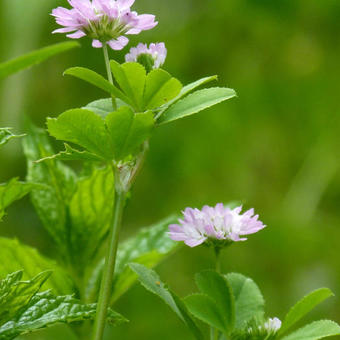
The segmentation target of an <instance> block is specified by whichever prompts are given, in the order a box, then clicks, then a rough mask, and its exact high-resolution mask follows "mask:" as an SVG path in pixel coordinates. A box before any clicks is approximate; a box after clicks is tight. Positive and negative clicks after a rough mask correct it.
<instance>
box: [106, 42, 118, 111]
mask: <svg viewBox="0 0 340 340" xmlns="http://www.w3.org/2000/svg"><path fill="white" fill-rule="evenodd" d="M103 52H104V60H105V67H106V72H107V79H108V80H109V82H110V83H111V84H113V78H112V72H111V67H110V59H109V52H108V50H107V44H106V43H105V44H103ZM111 98H112V107H113V110H117V103H116V98H115V97H114V96H113V95H111Z"/></svg>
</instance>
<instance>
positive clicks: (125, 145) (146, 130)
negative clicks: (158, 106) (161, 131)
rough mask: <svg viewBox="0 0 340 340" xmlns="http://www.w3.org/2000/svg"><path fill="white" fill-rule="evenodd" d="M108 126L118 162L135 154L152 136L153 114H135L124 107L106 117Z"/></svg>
mask: <svg viewBox="0 0 340 340" xmlns="http://www.w3.org/2000/svg"><path fill="white" fill-rule="evenodd" d="M106 126H107V129H108V131H109V135H110V138H111V145H112V148H113V152H114V158H115V159H116V160H122V159H124V158H125V157H127V156H128V155H130V154H132V155H133V154H134V153H135V152H136V151H137V150H138V148H139V147H140V146H141V144H142V143H143V142H144V141H145V140H146V139H148V138H149V137H150V136H151V131H152V129H153V127H154V120H153V114H152V113H151V112H146V113H137V114H134V113H133V112H132V110H131V109H130V108H129V107H128V106H123V107H121V108H120V109H118V110H117V111H115V112H112V113H110V114H109V115H107V117H106Z"/></svg>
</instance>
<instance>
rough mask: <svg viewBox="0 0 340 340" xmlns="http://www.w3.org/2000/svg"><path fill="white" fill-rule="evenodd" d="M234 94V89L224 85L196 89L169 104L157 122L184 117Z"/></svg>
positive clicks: (167, 121)
mask: <svg viewBox="0 0 340 340" xmlns="http://www.w3.org/2000/svg"><path fill="white" fill-rule="evenodd" d="M235 96H236V93H235V91H234V90H232V89H228V88H224V87H211V88H208V89H203V90H199V91H196V92H194V93H192V94H190V95H188V96H187V97H185V98H184V99H182V100H179V101H178V102H176V103H175V104H173V105H171V106H170V107H169V108H168V109H167V110H166V111H165V112H164V113H163V114H162V115H161V116H160V118H159V120H158V122H159V123H160V124H166V123H169V122H172V121H174V120H176V119H180V118H184V117H186V116H189V115H192V114H194V113H198V112H200V111H202V110H205V109H207V108H209V107H211V106H214V105H216V104H218V103H221V102H223V101H225V100H228V99H230V98H233V97H235Z"/></svg>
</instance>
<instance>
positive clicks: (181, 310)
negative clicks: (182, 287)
mask: <svg viewBox="0 0 340 340" xmlns="http://www.w3.org/2000/svg"><path fill="white" fill-rule="evenodd" d="M129 266H130V268H131V269H132V270H133V271H134V272H135V273H136V274H137V275H138V279H139V281H140V282H141V284H142V285H143V286H144V287H145V288H146V289H147V290H148V291H150V292H151V293H153V294H156V295H157V296H159V297H160V298H161V299H162V300H163V301H164V302H165V303H166V304H167V305H168V306H169V307H170V308H171V309H172V310H173V311H174V312H175V313H176V314H177V316H178V317H179V318H180V319H181V320H182V321H183V322H184V323H185V324H186V326H187V327H188V328H189V329H190V330H191V331H192V333H193V335H194V336H195V337H196V339H203V336H202V333H201V331H200V330H199V328H198V327H197V326H196V324H195V322H194V320H193V319H192V318H191V316H190V314H189V313H188V311H187V309H186V307H185V305H184V304H183V302H182V301H181V300H180V299H179V298H178V297H177V296H176V295H175V294H174V293H173V292H172V291H171V290H170V289H169V288H167V287H166V286H165V284H164V283H163V282H162V281H161V280H160V277H159V276H158V274H157V273H156V272H155V271H154V270H152V269H149V268H146V267H145V266H143V265H141V264H138V263H130V265H129Z"/></svg>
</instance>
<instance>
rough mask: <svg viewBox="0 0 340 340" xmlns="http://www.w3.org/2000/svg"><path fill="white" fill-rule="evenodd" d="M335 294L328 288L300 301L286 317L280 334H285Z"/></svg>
mask: <svg viewBox="0 0 340 340" xmlns="http://www.w3.org/2000/svg"><path fill="white" fill-rule="evenodd" d="M333 295H334V294H333V293H332V291H331V290H330V289H328V288H320V289H317V290H315V291H313V292H311V293H309V294H308V295H306V296H305V297H303V298H302V299H301V300H300V301H298V302H297V303H296V304H295V305H294V306H293V307H292V308H291V309H290V311H289V312H288V314H287V315H286V317H285V319H284V321H283V323H282V327H281V328H280V331H279V334H283V333H285V332H286V331H287V330H288V329H289V328H290V327H292V326H293V325H294V324H295V323H296V322H298V321H299V320H300V319H301V318H302V317H303V316H305V315H306V314H307V313H309V312H310V311H311V310H312V309H314V308H315V307H316V306H317V305H318V304H320V303H321V302H323V301H324V300H326V299H328V298H329V297H331V296H333Z"/></svg>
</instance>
